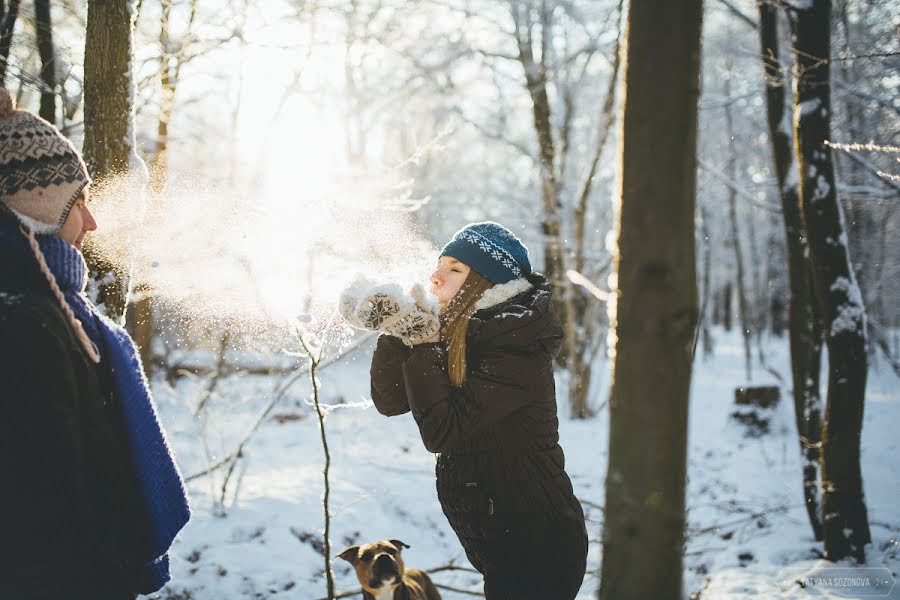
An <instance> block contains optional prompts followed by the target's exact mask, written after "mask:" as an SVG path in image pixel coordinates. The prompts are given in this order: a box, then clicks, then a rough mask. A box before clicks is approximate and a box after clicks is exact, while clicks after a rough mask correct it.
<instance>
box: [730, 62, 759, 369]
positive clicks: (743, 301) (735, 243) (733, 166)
mask: <svg viewBox="0 0 900 600" xmlns="http://www.w3.org/2000/svg"><path fill="white" fill-rule="evenodd" d="M729 66H730V65H729ZM733 103H734V100H733V98H732V97H731V69H729V73H728V74H727V75H726V76H725V135H726V136H727V137H728V162H727V164H726V174H727V176H728V179H729V180H730V181H732V182H734V181H736V180H737V159H738V153H737V148H736V147H735V139H734V136H735V132H734V116H733V107H732V105H733ZM737 194H738V193H737V188H736V187H735V186H733V185H732V186H728V218H729V221H730V223H731V246H732V248H733V250H734V264H735V266H736V269H737V270H736V272H735V274H734V278H735V283H736V285H735V291H736V292H737V297H738V320H739V322H740V324H741V337H742V338H743V340H744V370H745V373H746V375H747V381H750V380H751V379H753V369H752V364H753V360H752V352H751V350H750V338H751V336H752V331H751V327H752V324H751V321H752V319H751V317H750V306H749V301H748V297H747V287H746V282H747V275H746V269H745V268H744V254H743V249H742V247H741V230H740V227H739V225H738V214H737Z"/></svg>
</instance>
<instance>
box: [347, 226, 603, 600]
mask: <svg viewBox="0 0 900 600" xmlns="http://www.w3.org/2000/svg"><path fill="white" fill-rule="evenodd" d="M431 284H432V288H431V293H432V295H433V296H434V297H435V298H436V300H437V303H438V308H439V310H438V314H437V315H434V314H433V313H432V312H431V311H430V310H429V306H428V302H427V300H426V299H425V298H424V297H423V296H424V294H422V293H421V288H420V289H419V292H418V293H416V292H414V293H413V294H412V296H413V297H412V298H409V297H406V296H404V295H402V294H399V293H398V292H399V289H398V288H397V287H396V286H381V287H376V288H370V289H367V290H360V286H359V285H357V286H356V289H353V290H349V291H348V292H347V293H345V296H344V298H343V299H342V313H343V314H344V316H345V318H347V320H348V321H349V322H351V323H352V324H355V325H357V326H360V327H364V328H367V329H373V330H377V331H381V332H383V333H384V334H385V335H382V336H380V337H379V339H378V344H377V347H376V349H375V354H374V356H373V358H372V369H371V377H372V400H373V401H374V403H375V406H376V407H377V408H378V410H379V411H380V412H381V413H383V414H385V415H388V416H395V415H400V414H403V413H406V412H408V411H411V412H412V415H413V417H414V418H415V420H416V423H417V424H418V427H419V432H420V433H421V436H422V441H423V442H424V444H425V447H426V448H427V449H428V450H429V451H430V452H434V453H436V454H437V466H436V476H437V491H438V498H439V499H440V502H441V508H442V509H443V511H444V514H445V515H446V516H447V519H448V521H449V522H450V525H451V527H452V528H453V530H454V531H455V532H456V535H457V536H458V537H459V541H460V543H461V544H462V546H463V548H464V549H465V551H466V554H467V556H468V557H469V560H470V562H471V563H472V565H473V566H474V567H475V568H476V569H478V570H479V571H480V572H481V573H482V574H484V590H485V595H486V597H487V598H488V599H489V600H513V599H515V600H529V599H534V600H571V599H572V598H574V597H575V596H576V594H577V593H578V590H579V588H580V587H581V583H582V579H583V577H584V572H585V561H586V557H587V533H586V530H585V525H584V515H583V512H582V509H581V506H580V504H579V503H578V500H577V499H576V498H575V495H574V493H573V491H572V484H571V482H570V481H569V478H568V476H567V475H566V472H565V470H564V465H565V459H564V456H563V451H562V448H560V446H559V432H558V426H559V423H558V420H557V416H556V396H555V386H554V380H553V361H554V359H555V357H556V354H557V353H558V352H559V349H560V346H561V343H562V337H563V334H562V328H561V326H560V324H559V321H558V320H557V318H556V316H555V315H554V314H553V311H552V309H551V294H550V285H549V282H548V281H547V279H546V278H544V277H543V276H542V275H540V274H538V273H533V272H532V271H531V264H530V262H529V258H528V250H527V249H526V248H525V246H524V245H523V244H522V243H521V241H519V240H518V239H517V238H516V237H515V236H514V235H513V234H512V232H510V231H509V230H508V229H506V228H504V227H502V226H500V225H498V224H496V223H490V222H487V223H475V224H471V225H468V226H466V227H465V228H463V229H462V230H460V231H459V232H457V233H456V234H455V235H454V236H453V239H451V240H450V242H449V243H448V244H447V245H446V246H445V247H444V249H443V250H442V252H441V256H440V259H439V262H438V266H437V269H436V270H435V272H434V274H433V275H432V277H431ZM361 291H362V293H360V292H361Z"/></svg>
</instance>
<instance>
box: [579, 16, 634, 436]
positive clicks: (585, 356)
mask: <svg viewBox="0 0 900 600" xmlns="http://www.w3.org/2000/svg"><path fill="white" fill-rule="evenodd" d="M623 4H624V0H619V4H618V7H617V13H616V14H617V15H618V19H617V21H616V22H617V23H618V27H617V30H616V31H617V33H616V44H615V47H614V50H613V66H612V72H611V73H610V76H609V84H608V85H607V88H606V96H605V98H604V100H603V105H602V107H601V109H600V128H599V135H598V139H597V146H596V147H595V149H594V156H593V159H592V160H591V165H590V167H589V168H588V172H587V175H586V176H585V178H584V182H583V183H582V185H581V190H580V192H579V194H578V204H577V205H576V206H575V215H574V216H575V257H574V262H575V271H577V272H578V273H581V274H583V275H585V276H586V277H588V279H593V277H594V273H585V272H584V271H585V265H586V257H587V243H586V239H585V227H586V224H587V213H588V211H587V208H588V200H589V199H590V196H591V190H592V189H593V184H594V178H595V176H596V174H597V168H598V166H599V165H600V158H601V156H603V148H604V147H605V146H606V141H607V139H609V134H610V131H611V130H612V128H613V123H614V121H615V117H616V111H615V98H616V87H617V84H618V79H619V66H620V64H621V62H622V61H621V52H620V49H621V39H622V24H621V22H622V7H623ZM566 286H567V287H568V294H569V298H571V310H570V314H571V318H570V319H569V322H570V323H571V325H572V327H571V328H570V329H571V330H572V331H573V333H575V334H576V335H577V336H578V337H577V339H575V340H574V341H575V343H574V344H573V345H572V346H573V347H572V350H571V352H570V356H571V358H570V361H569V365H570V366H569V415H570V416H571V417H572V418H576V419H580V418H588V417H590V416H592V414H593V413H592V412H591V410H590V407H589V405H588V403H589V399H590V398H589V394H590V389H591V370H592V368H593V364H592V363H593V358H594V356H596V352H594V349H593V345H594V344H595V338H596V336H597V330H598V328H599V327H601V326H602V325H601V323H600V321H599V320H598V319H597V318H596V317H595V316H594V315H595V313H596V311H595V310H590V309H591V308H592V307H596V305H597V303H599V302H600V299H599V298H595V297H593V296H592V295H591V294H589V293H587V291H586V290H584V289H582V288H580V287H576V286H575V284H574V283H572V282H569V281H567V282H566Z"/></svg>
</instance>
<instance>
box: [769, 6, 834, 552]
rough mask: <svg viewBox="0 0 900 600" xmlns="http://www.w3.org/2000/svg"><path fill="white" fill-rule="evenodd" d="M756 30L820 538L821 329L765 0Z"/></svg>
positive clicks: (802, 426) (807, 493)
mask: <svg viewBox="0 0 900 600" xmlns="http://www.w3.org/2000/svg"><path fill="white" fill-rule="evenodd" d="M758 7H759V36H760V43H761V46H762V58H763V65H764V67H765V82H766V116H767V120H768V125H769V139H770V141H771V144H772V157H773V162H774V165H775V175H776V179H777V181H778V190H779V192H780V197H781V212H782V215H783V220H784V231H785V243H786V248H787V263H788V280H789V289H790V300H789V307H790V308H789V317H788V319H789V336H790V348H791V373H792V375H793V395H794V416H795V420H796V422H797V434H798V436H799V438H800V449H801V453H802V455H803V497H804V499H805V501H806V511H807V513H808V515H809V522H810V525H812V529H813V534H814V535H815V537H816V539H817V540H821V539H822V515H821V499H820V497H819V484H818V480H819V450H820V441H821V430H822V397H821V394H820V392H819V370H820V368H821V356H822V334H821V332H820V331H821V325H820V324H819V318H818V311H817V310H816V305H815V298H814V297H813V294H812V287H811V285H812V279H811V277H812V271H811V268H810V264H809V258H808V256H807V245H806V236H805V232H804V228H803V217H802V215H801V214H800V195H799V189H798V180H797V171H796V168H797V167H796V166H795V165H794V156H793V131H792V128H791V124H790V112H789V111H788V109H787V105H786V103H785V96H786V80H787V79H786V72H785V70H784V69H783V67H782V65H781V60H780V57H779V56H780V55H779V47H778V13H777V10H776V7H775V6H774V5H772V4H771V3H770V2H768V1H767V0H760V1H759V2H758Z"/></svg>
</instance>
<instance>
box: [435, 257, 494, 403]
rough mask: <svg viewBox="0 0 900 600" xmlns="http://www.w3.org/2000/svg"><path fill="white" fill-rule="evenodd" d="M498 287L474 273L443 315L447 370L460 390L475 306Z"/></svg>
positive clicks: (442, 332)
mask: <svg viewBox="0 0 900 600" xmlns="http://www.w3.org/2000/svg"><path fill="white" fill-rule="evenodd" d="M493 286H494V284H493V283H491V282H490V281H489V280H487V279H485V277H483V276H482V275H481V274H480V273H478V272H476V271H475V270H474V269H473V270H471V271H469V274H468V276H466V280H465V281H464V282H463V285H462V287H461V288H460V289H459V291H458V292H457V293H456V295H455V296H453V298H452V299H451V300H450V302H448V303H447V306H446V307H445V308H444V310H443V311H441V339H442V340H444V342H445V343H446V344H447V368H448V371H449V373H450V383H452V384H453V385H455V386H460V385H462V384H463V382H464V381H465V380H466V331H468V329H469V318H470V317H471V316H472V315H473V314H474V313H475V304H477V303H478V301H479V300H480V299H481V296H482V295H484V292H485V291H486V290H488V289H490V288H492V287H493Z"/></svg>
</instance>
